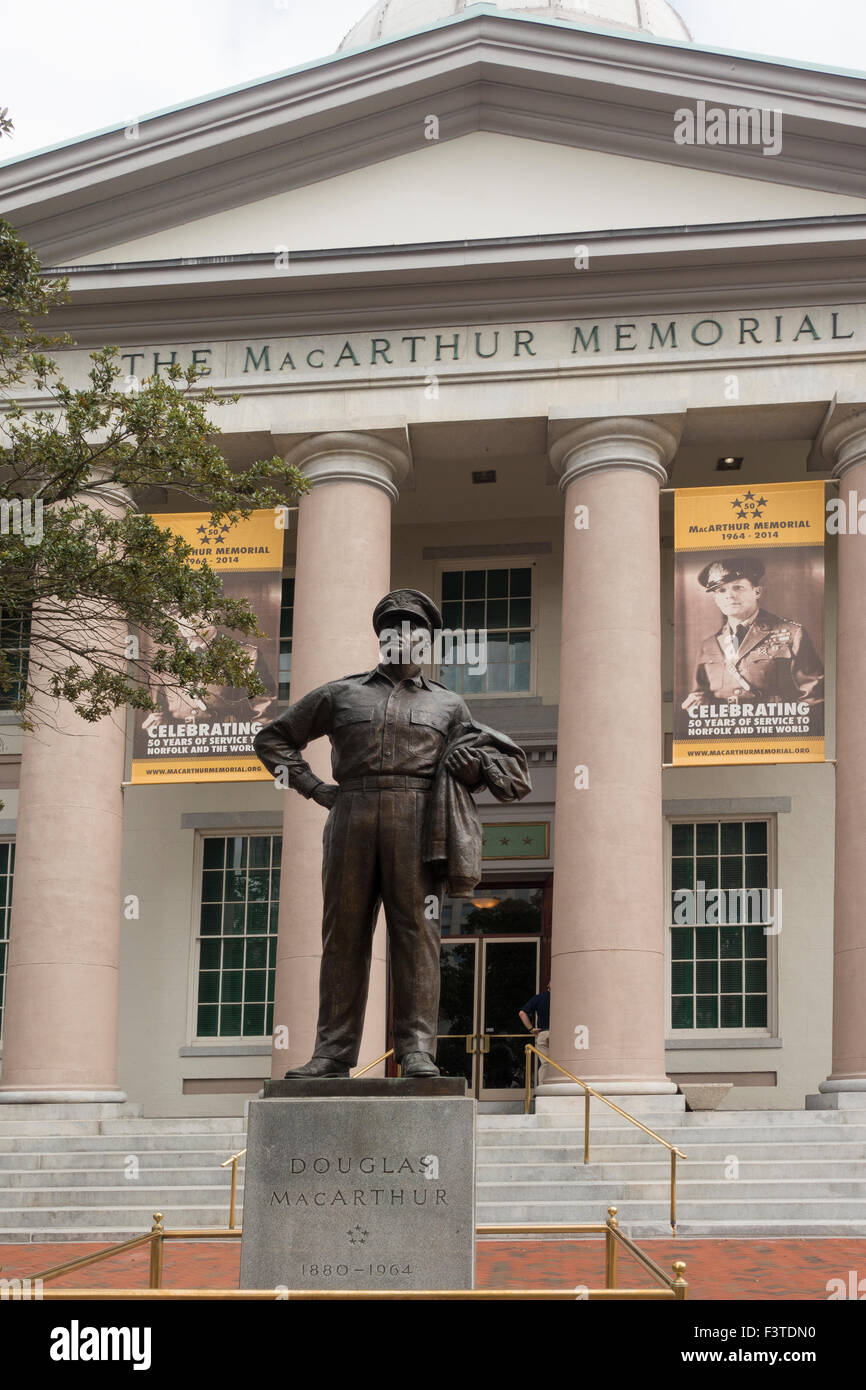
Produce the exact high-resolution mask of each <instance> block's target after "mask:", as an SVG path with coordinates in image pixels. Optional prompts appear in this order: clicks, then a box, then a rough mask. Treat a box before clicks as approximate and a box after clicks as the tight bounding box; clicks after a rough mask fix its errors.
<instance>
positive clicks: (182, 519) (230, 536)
mask: <svg viewBox="0 0 866 1390" xmlns="http://www.w3.org/2000/svg"><path fill="white" fill-rule="evenodd" d="M151 519H152V520H153V521H155V522H156V524H157V526H162V527H163V528H164V529H165V530H166V531H171V532H172V534H173V535H175V536H180V537H181V539H182V540H185V541H186V542H187V544H188V545H191V546H194V547H195V552H196V553H195V561H196V562H197V563H198V564H202V565H205V564H206V565H210V567H211V569H212V570H217V571H219V570H230V571H231V570H234V571H237V570H282V568H283V540H284V538H285V534H286V533H285V528H282V529H279V528H278V526H277V522H278V519H279V518H278V516H277V513H276V511H274V510H267V509H264V510H260V511H255V512H252V513H251V514H250V516H249V517H248V518H247V519H246V520H243V519H241V520H240V521H239V522H237V524H236V525H234V526H230V525H229V524H228V522H225V521H221V522H219V523H218V524H217V525H213V524H212V523H211V519H210V513H209V512H155V513H152V514H151Z"/></svg>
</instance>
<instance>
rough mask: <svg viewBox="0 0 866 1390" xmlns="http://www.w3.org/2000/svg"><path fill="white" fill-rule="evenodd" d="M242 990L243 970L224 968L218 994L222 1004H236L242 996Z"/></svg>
mask: <svg viewBox="0 0 866 1390" xmlns="http://www.w3.org/2000/svg"><path fill="white" fill-rule="evenodd" d="M243 992H244V972H243V971H242V970H224V971H223V973H222V981H221V985H220V995H221V997H222V1001H223V1003H224V1004H236V1003H238V1001H239V1000H241V999H242V998H243Z"/></svg>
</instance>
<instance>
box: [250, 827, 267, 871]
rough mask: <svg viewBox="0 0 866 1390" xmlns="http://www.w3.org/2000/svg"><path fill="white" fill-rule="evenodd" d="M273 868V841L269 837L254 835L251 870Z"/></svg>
mask: <svg viewBox="0 0 866 1390" xmlns="http://www.w3.org/2000/svg"><path fill="white" fill-rule="evenodd" d="M270 867H271V840H270V836H269V835H253V836H252V837H251V838H250V868H251V869H262V868H264V869H269V868H270Z"/></svg>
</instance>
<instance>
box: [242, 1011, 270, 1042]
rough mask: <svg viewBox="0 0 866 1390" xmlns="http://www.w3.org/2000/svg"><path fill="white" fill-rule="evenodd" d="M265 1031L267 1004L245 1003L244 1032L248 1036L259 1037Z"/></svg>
mask: <svg viewBox="0 0 866 1390" xmlns="http://www.w3.org/2000/svg"><path fill="white" fill-rule="evenodd" d="M264 1031H265V1006H264V1004H245V1005H244V1034H245V1036H246V1037H248V1038H249V1037H258V1036H259V1034H261V1033H264Z"/></svg>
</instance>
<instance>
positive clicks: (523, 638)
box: [508, 632, 532, 661]
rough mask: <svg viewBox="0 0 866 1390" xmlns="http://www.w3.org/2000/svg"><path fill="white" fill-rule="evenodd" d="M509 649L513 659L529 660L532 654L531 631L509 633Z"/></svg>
mask: <svg viewBox="0 0 866 1390" xmlns="http://www.w3.org/2000/svg"><path fill="white" fill-rule="evenodd" d="M508 651H509V656H510V659H511V660H512V661H529V659H530V657H531V656H532V634H531V633H529V632H511V633H509V635H508Z"/></svg>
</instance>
